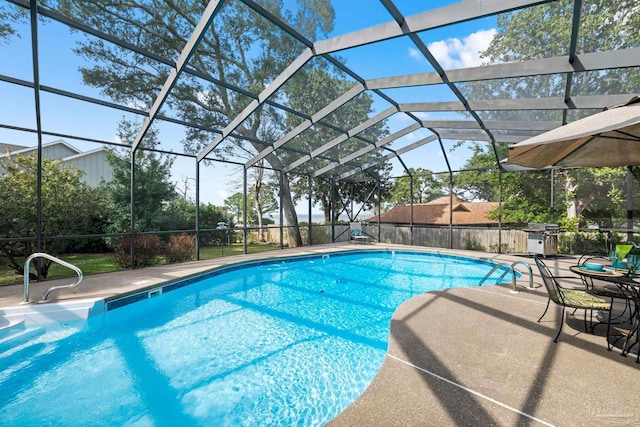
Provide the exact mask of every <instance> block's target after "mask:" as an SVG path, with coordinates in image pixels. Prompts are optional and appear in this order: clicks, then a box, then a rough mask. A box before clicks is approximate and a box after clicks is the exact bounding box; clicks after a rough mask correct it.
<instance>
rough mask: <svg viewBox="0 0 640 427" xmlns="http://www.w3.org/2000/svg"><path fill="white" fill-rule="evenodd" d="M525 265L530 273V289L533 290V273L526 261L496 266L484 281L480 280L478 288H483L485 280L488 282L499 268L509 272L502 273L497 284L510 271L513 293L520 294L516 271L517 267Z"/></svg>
mask: <svg viewBox="0 0 640 427" xmlns="http://www.w3.org/2000/svg"><path fill="white" fill-rule="evenodd" d="M519 264H521V265H524V266H525V267H527V270H528V273H529V288H533V273H532V271H531V266H530V265H529V264H527V263H526V262H524V261H515V262H513V263H511V265H509V264H507V263H506V262H501V263H500V264H496V265H495V266H494V267H493V268H492V269H491V271H490V272H488V273H487V274H486V275H485V276H484V277H483V278H482V280H480V283H479V284H478V286H482V284H483V283H484V282H485V280H487V279H488V278H489V276H491V275H492V274H493V272H494V271H496V270H497V269H498V268H500V267H506V268H507V271H505V272H504V273H502V275H501V276H500V277H498V279H497V280H496V283H499V282H500V280H502V278H503V277H504V276H506V275H507V273H508V272H509V271H511V284H512V286H513V292H518V291H517V289H516V270H515V268H514V267H515V266H516V265H519Z"/></svg>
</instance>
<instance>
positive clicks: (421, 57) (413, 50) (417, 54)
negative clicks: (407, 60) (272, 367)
mask: <svg viewBox="0 0 640 427" xmlns="http://www.w3.org/2000/svg"><path fill="white" fill-rule="evenodd" d="M409 56H410V57H411V58H413V59H417V60H418V61H424V60H425V58H424V55H422V54H421V53H420V51H419V50H418V49H416V48H414V47H410V48H409Z"/></svg>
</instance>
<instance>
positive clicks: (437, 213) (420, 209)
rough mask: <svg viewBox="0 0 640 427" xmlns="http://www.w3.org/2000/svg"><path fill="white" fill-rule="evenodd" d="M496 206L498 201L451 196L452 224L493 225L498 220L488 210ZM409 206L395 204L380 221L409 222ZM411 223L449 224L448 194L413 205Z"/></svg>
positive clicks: (375, 217) (374, 219) (496, 223)
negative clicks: (467, 199) (476, 200)
mask: <svg viewBox="0 0 640 427" xmlns="http://www.w3.org/2000/svg"><path fill="white" fill-rule="evenodd" d="M497 208H498V202H467V201H466V200H463V199H461V198H459V197H453V215H452V224H453V225H475V226H481V225H485V226H494V225H498V221H497V220H494V219H490V218H489V212H491V211H493V210H495V209H497ZM410 219H411V206H409V205H400V206H395V207H394V208H392V209H390V210H389V211H387V212H385V213H383V214H382V215H380V222H381V223H384V224H409V223H410V222H411V221H410ZM367 221H368V222H371V223H376V222H378V217H377V216H374V217H372V218H369V219H367ZM413 223H414V224H416V225H449V196H445V197H440V198H438V199H435V200H432V201H430V202H428V203H417V204H414V205H413Z"/></svg>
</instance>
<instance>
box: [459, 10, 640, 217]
mask: <svg viewBox="0 0 640 427" xmlns="http://www.w3.org/2000/svg"><path fill="white" fill-rule="evenodd" d="M574 3H575V2H573V1H569V0H564V1H558V2H553V3H549V4H544V5H540V6H536V7H531V8H527V9H523V10H519V11H515V12H511V13H506V14H501V15H499V17H498V21H497V27H498V30H499V31H498V33H497V35H496V36H495V37H494V39H493V40H492V42H491V44H490V46H489V48H488V49H487V50H486V51H485V52H484V53H483V58H484V59H485V60H487V62H489V63H508V62H519V61H525V60H532V59H538V58H545V57H549V56H562V55H567V54H568V48H569V39H570V34H571V29H572V25H571V19H572V14H573V6H574ZM638 8H639V7H638V4H637V2H636V1H634V0H621V1H617V0H616V1H614V0H598V1H594V2H590V3H589V7H585V6H583V7H582V13H581V27H580V33H579V39H578V52H587V53H588V52H598V51H606V50H613V49H623V48H632V47H636V46H637V45H638V43H639V42H640V34H639V33H638V31H637V30H636V29H637V28H638V25H640V14H638ZM622 16H625V17H628V18H624V19H618V18H617V17H622ZM571 83H572V86H571V95H572V96H579V95H592V94H608V93H634V92H635V93H637V92H638V91H639V90H640V76H638V73H637V71H636V70H634V69H618V70H607V71H596V72H583V73H574V75H573V78H572V82H571ZM566 84H567V81H566V76H564V75H539V76H531V77H527V78H517V79H516V78H512V79H496V80H487V81H480V82H472V83H468V84H465V85H462V86H461V90H462V92H463V93H464V94H465V96H466V97H467V98H468V99H490V98H512V97H514V96H517V97H531V98H538V97H541V96H560V97H563V96H564V90H565V88H566ZM570 114H571V112H570ZM483 118H484V119H485V120H529V121H537V120H558V115H557V112H553V111H544V110H530V111H487V112H485V113H484V116H483ZM574 118H576V116H575V115H574ZM495 136H496V139H497V140H498V141H499V140H500V135H499V133H496V135H495ZM503 149H504V145H503V144H499V146H498V150H499V152H501V153H502V154H505V153H504V151H503ZM487 156H488V157H489V158H491V160H492V162H493V163H494V164H495V160H496V159H495V155H494V154H493V152H492V150H491V149H490V148H484V149H481V150H477V151H476V152H475V155H474V157H472V158H471V159H470V160H469V161H468V162H467V164H465V166H464V167H465V168H473V167H484V166H486V165H487V163H486V162H485V160H487V158H488V157H487ZM505 157H506V156H505ZM502 158H504V157H502ZM621 171H622V170H621V169H618V170H617V171H616V170H601V171H599V170H596V169H573V170H563V171H558V172H556V174H555V175H556V180H557V181H556V184H559V185H556V195H557V196H559V197H556V203H557V206H561V207H562V208H563V209H566V213H565V215H564V216H565V217H569V218H571V217H574V218H577V217H578V216H579V215H581V214H582V213H584V212H589V205H591V204H592V203H597V197H596V196H602V195H604V194H607V195H611V194H612V193H611V191H614V188H619V184H616V183H615V182H616V180H618V179H619V177H620V173H621ZM549 176H550V174H549V173H548V172H539V173H530V172H528V173H513V174H511V173H510V174H503V190H504V193H505V194H504V195H503V196H504V197H505V206H504V213H505V218H507V217H511V218H514V219H518V221H527V220H528V221H531V220H533V219H534V218H538V219H539V218H549V215H550V212H549V213H545V212H544V211H545V210H547V211H548V210H549V208H548V207H549V206H550V194H549V191H548V189H549V188H550V185H549V181H548V177H549ZM496 178H497V172H496V171H495V170H494V171H491V172H477V171H476V172H472V173H463V174H460V176H459V178H458V180H457V182H458V184H459V185H461V186H462V188H467V189H472V191H474V192H477V194H481V195H482V197H483V198H487V197H488V195H489V194H492V193H494V190H492V188H493V189H497V186H496V185H495V184H496V182H497V180H496ZM545 179H546V183H544V180H545ZM594 184H597V185H594ZM545 193H546V194H545ZM491 197H492V198H491V199H493V200H495V199H494V198H493V197H495V193H494V194H492V196H491ZM524 198H531V200H529V201H525V200H523V199H524ZM487 200H489V199H487ZM539 203H542V206H540V205H539ZM545 206H546V207H545Z"/></svg>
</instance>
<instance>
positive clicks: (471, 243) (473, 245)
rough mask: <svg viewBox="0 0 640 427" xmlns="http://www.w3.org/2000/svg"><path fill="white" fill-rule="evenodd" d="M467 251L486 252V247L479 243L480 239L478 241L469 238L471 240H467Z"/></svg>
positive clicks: (465, 245)
mask: <svg viewBox="0 0 640 427" xmlns="http://www.w3.org/2000/svg"><path fill="white" fill-rule="evenodd" d="M464 247H465V249H468V250H470V251H484V250H485V249H484V246H482V243H480V241H478V239H476V238H475V237H471V238H469V240H467V241H466V242H465V244H464Z"/></svg>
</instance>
